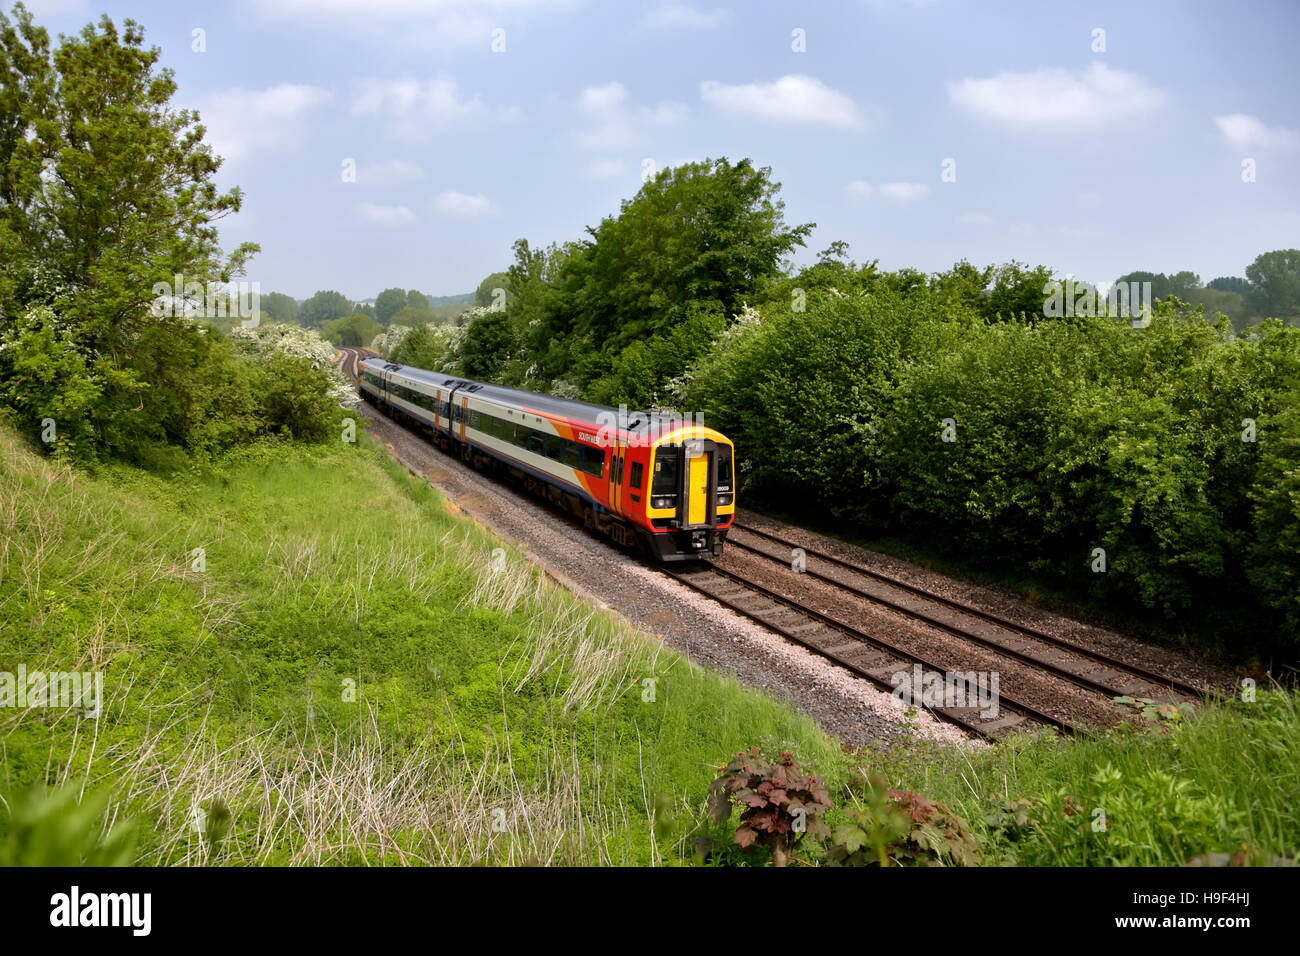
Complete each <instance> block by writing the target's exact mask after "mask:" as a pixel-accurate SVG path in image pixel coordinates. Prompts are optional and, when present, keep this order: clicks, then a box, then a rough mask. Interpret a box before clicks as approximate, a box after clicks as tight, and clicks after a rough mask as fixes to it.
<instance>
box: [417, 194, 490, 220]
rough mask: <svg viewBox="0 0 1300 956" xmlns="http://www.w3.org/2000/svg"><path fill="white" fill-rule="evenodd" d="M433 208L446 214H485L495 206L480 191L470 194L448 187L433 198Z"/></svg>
mask: <svg viewBox="0 0 1300 956" xmlns="http://www.w3.org/2000/svg"><path fill="white" fill-rule="evenodd" d="M433 208H434V209H436V210H438V211H439V212H442V213H446V214H447V215H448V216H486V215H488V214H489V213H494V212H496V208H497V207H496V206H494V205H493V204H492V203H491V202H490V201H489V200H488V198H487V196H484V195H483V194H482V193H477V194H475V195H472V196H471V195H468V194H466V193H461V192H457V191H456V190H454V189H448V190H447V191H446V192H444V193H442V194H440V195H439V196H438V197H437V198H435V199H434V200H433Z"/></svg>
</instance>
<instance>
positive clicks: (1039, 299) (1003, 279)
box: [984, 259, 1052, 320]
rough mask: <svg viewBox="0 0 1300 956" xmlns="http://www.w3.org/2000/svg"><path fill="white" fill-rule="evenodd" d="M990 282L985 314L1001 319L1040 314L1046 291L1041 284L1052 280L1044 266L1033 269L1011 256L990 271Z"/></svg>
mask: <svg viewBox="0 0 1300 956" xmlns="http://www.w3.org/2000/svg"><path fill="white" fill-rule="evenodd" d="M992 280H993V284H992V287H991V288H990V289H989V291H988V295H987V296H986V297H985V299H984V317H985V318H986V319H995V318H997V317H998V316H1001V317H1002V318H1003V319H1004V320H1005V319H1011V318H1017V317H1019V316H1020V315H1022V314H1023V315H1024V316H1025V317H1026V318H1027V319H1030V320H1032V319H1034V318H1035V317H1039V318H1041V317H1042V316H1043V303H1044V300H1045V299H1046V294H1045V293H1044V292H1043V288H1044V286H1046V285H1047V284H1048V283H1049V282H1051V281H1052V270H1051V269H1050V268H1048V267H1047V266H1034V267H1033V268H1032V269H1031V268H1029V266H1027V265H1025V264H1024V263H1022V262H1017V261H1015V260H1014V259H1013V260H1011V261H1010V262H1008V263H1005V264H1004V265H1001V266H998V267H997V268H996V269H994V270H993V273H992Z"/></svg>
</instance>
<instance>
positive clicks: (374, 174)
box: [357, 159, 424, 186]
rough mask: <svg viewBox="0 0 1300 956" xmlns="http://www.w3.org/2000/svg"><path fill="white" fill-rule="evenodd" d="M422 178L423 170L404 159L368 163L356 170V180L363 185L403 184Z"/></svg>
mask: <svg viewBox="0 0 1300 956" xmlns="http://www.w3.org/2000/svg"><path fill="white" fill-rule="evenodd" d="M423 178H424V170H423V169H421V168H420V167H419V166H417V165H415V163H408V162H407V161H406V160H404V159H390V160H387V161H385V162H382V163H368V164H367V165H365V166H362V167H361V168H360V169H358V170H357V182H359V183H361V184H362V185H365V186H404V185H406V184H407V183H414V182H419V181H420V180H421V179H423Z"/></svg>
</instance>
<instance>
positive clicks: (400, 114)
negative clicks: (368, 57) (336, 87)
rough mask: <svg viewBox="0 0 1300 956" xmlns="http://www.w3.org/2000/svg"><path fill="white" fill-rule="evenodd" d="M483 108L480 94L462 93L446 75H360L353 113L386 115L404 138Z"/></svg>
mask: <svg viewBox="0 0 1300 956" xmlns="http://www.w3.org/2000/svg"><path fill="white" fill-rule="evenodd" d="M481 109H482V104H481V103H480V102H479V98H478V97H477V96H474V97H472V98H465V97H462V96H461V95H460V93H459V91H458V90H457V87H456V82H455V81H454V80H452V79H449V78H448V77H445V76H438V77H435V78H434V79H432V80H376V79H363V80H361V81H360V82H358V83H357V87H356V95H355V96H354V98H353V101H352V115H353V116H366V115H373V114H381V115H385V116H387V117H388V118H389V120H390V121H391V122H392V129H393V132H394V134H396V135H397V136H399V137H401V138H403V139H428V138H429V137H430V136H431V135H432V134H433V133H434V132H435V131H436V130H440V129H445V128H447V127H448V126H454V125H455V124H457V123H460V122H463V121H464V120H467V119H469V118H470V117H472V116H474V115H475V114H477V113H478V112H479V111H480V110H481Z"/></svg>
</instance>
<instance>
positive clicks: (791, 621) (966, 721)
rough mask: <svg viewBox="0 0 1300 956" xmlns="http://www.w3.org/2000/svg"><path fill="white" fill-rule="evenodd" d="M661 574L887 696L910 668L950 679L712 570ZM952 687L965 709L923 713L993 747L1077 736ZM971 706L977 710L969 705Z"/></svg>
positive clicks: (1037, 715) (922, 661) (1017, 707)
mask: <svg viewBox="0 0 1300 956" xmlns="http://www.w3.org/2000/svg"><path fill="white" fill-rule="evenodd" d="M663 571H664V573H665V574H667V575H668V576H669V577H671V578H673V579H674V580H676V581H678V582H680V583H682V584H684V585H686V586H687V587H689V588H691V589H693V590H695V591H697V592H699V593H700V594H703V595H705V596H707V597H709V598H712V599H713V600H714V601H717V602H718V603H720V604H722V605H724V606H726V607H728V608H730V609H731V610H733V611H735V612H736V613H737V614H740V615H742V616H744V617H747V618H749V619H750V620H752V621H756V622H757V623H759V624H761V625H763V626H764V627H766V628H768V629H769V630H773V631H775V632H776V633H778V634H780V635H781V636H783V637H785V638H787V639H789V640H791V641H794V642H795V643H797V644H800V645H802V646H804V647H806V648H808V649H809V650H811V651H813V652H815V653H817V654H820V655H822V656H823V657H826V658H828V659H829V660H831V661H834V662H835V663H836V664H839V665H840V666H841V667H844V668H845V669H847V670H848V671H850V672H851V673H853V674H856V675H857V676H858V677H861V678H863V679H864V680H867V681H869V682H870V683H871V684H873V685H875V686H876V687H879V688H881V689H884V690H888V691H890V692H891V693H893V692H894V691H895V689H896V688H897V687H898V678H897V675H899V674H900V673H902V674H910V673H912V672H914V668H915V667H916V666H919V667H920V668H921V669H922V671H924V672H926V673H929V674H941V675H944V674H947V673H948V671H947V670H946V669H945V668H943V667H940V666H939V665H937V664H935V663H933V662H932V661H929V660H927V659H926V658H924V657H921V656H919V655H917V654H915V653H913V652H911V651H908V650H906V649H904V648H902V647H899V646H898V645H897V644H895V643H894V642H893V641H891V640H890V639H889V638H887V637H883V636H881V635H879V634H870V633H868V632H866V631H864V630H862V629H861V628H858V627H856V626H854V625H852V624H848V623H845V622H843V621H839V620H836V619H835V618H832V617H830V616H828V615H826V614H823V613H822V612H821V611H818V610H816V609H815V608H812V607H809V606H808V605H806V604H804V603H802V602H800V601H797V600H795V599H793V598H790V597H787V596H785V595H782V594H779V593H777V592H776V591H773V590H771V589H770V588H767V587H765V586H763V585H762V584H759V583H758V582H756V581H752V580H750V579H748V578H745V577H743V576H742V575H739V574H736V573H734V572H732V571H727V570H723V569H722V568H719V567H716V566H713V565H705V566H700V567H694V568H689V569H680V570H679V569H678V568H675V567H666V568H663ZM953 683H954V685H960V686H961V688H962V696H963V697H964V698H965V701H966V704H965V705H959V704H956V703H954V704H953V705H951V706H927V707H926V709H927V710H928V711H929V712H930V713H932V714H934V715H935V716H936V717H938V718H939V719H940V720H944V721H946V722H948V723H951V724H955V725H956V726H958V727H960V728H962V729H963V730H965V731H967V732H968V733H971V734H974V735H976V736H979V737H983V738H986V739H989V740H996V739H998V738H999V737H1002V736H1004V735H1006V734H1009V733H1013V732H1019V731H1029V730H1032V729H1034V725H1035V724H1037V725H1043V726H1048V727H1054V728H1056V729H1057V730H1061V731H1064V732H1066V733H1077V732H1079V731H1080V730H1081V729H1082V728H1080V727H1078V726H1076V725H1075V724H1074V723H1073V722H1071V721H1069V720H1067V719H1062V718H1059V717H1055V716H1053V715H1051V714H1047V713H1044V712H1042V711H1040V710H1038V709H1036V708H1034V707H1031V706H1029V705H1028V704H1025V703H1023V702H1020V701H1017V700H1014V699H1012V698H1009V697H1007V696H1006V695H1004V694H1000V693H999V694H997V695H996V699H995V701H994V706H993V707H989V706H988V705H987V698H988V690H989V688H988V686H987V685H986V686H985V687H984V688H983V689H981V688H980V687H979V686H977V684H974V683H972V682H971V681H970V680H969V679H968V678H967V677H962V676H960V675H959V676H958V677H957V678H956V679H955V680H954V681H953ZM981 691H983V696H982V697H981ZM972 699H974V700H976V701H977V703H975V704H971V703H970V701H971V700H972ZM989 711H992V712H991V713H989Z"/></svg>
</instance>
